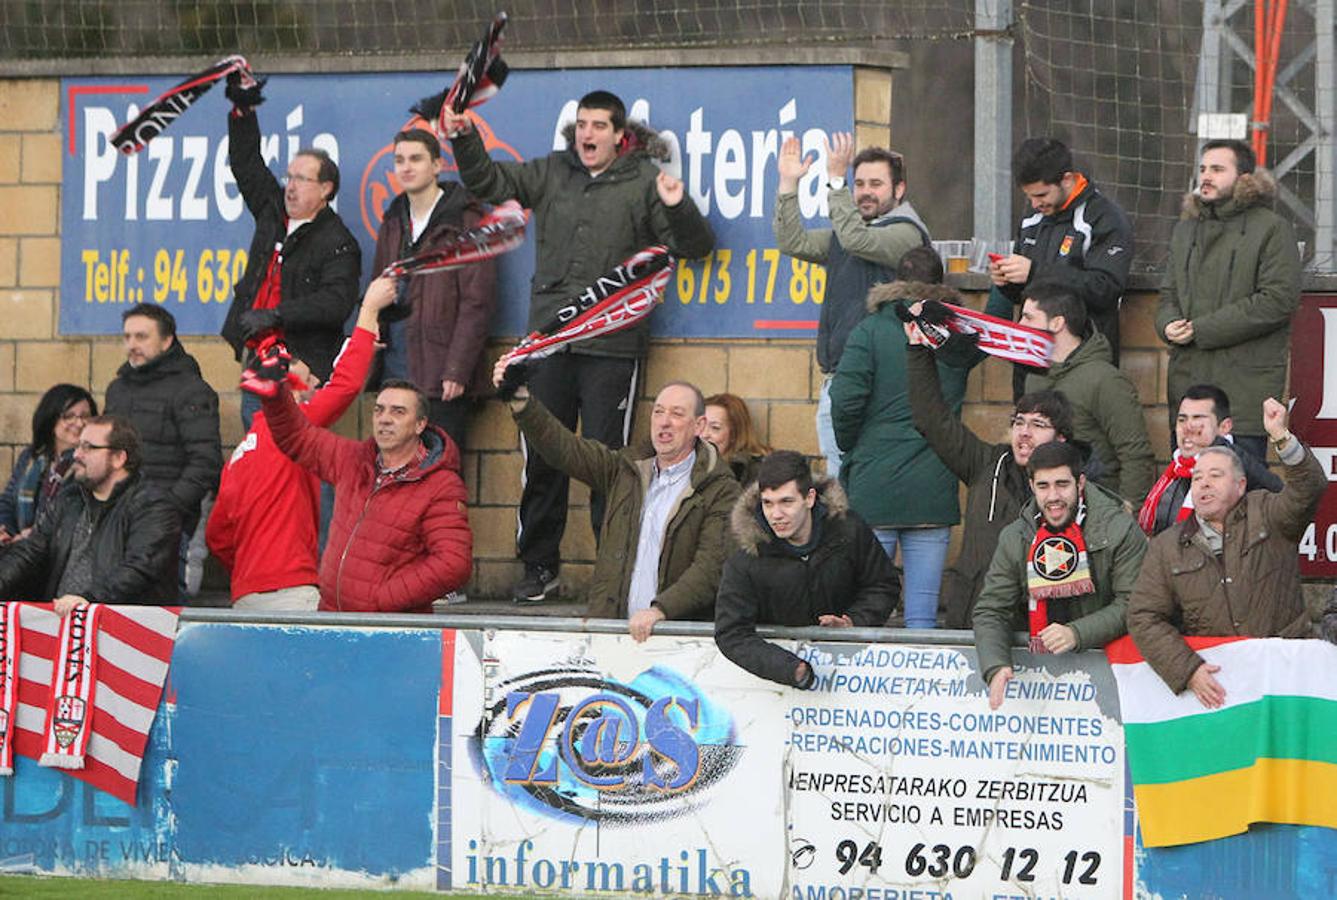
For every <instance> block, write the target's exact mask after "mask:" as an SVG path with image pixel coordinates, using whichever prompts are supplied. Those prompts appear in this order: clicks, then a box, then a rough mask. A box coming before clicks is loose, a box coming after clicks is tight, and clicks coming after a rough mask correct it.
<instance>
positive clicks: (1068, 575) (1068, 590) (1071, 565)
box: [1026, 497, 1096, 653]
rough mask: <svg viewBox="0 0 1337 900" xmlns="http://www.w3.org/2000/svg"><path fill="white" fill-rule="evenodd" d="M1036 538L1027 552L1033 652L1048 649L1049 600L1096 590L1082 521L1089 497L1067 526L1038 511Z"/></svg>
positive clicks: (1081, 504)
mask: <svg viewBox="0 0 1337 900" xmlns="http://www.w3.org/2000/svg"><path fill="white" fill-rule="evenodd" d="M1036 519H1037V527H1036V529H1035V540H1033V541H1031V549H1030V552H1029V553H1027V554H1026V563H1027V566H1026V572H1027V577H1026V589H1027V593H1028V595H1029V599H1028V603H1027V619H1028V624H1029V630H1030V637H1031V640H1030V650H1031V652H1032V653H1048V652H1049V651H1048V650H1047V649H1046V648H1045V646H1044V644H1043V643H1042V642H1041V641H1040V639H1039V635H1040V632H1042V631H1044V630H1045V628H1046V627H1047V626H1048V625H1049V601H1050V600H1059V599H1067V598H1070V597H1079V596H1081V595H1082V594H1091V593H1095V590H1096V585H1095V582H1093V581H1092V580H1091V567H1090V563H1089V561H1088V559H1087V556H1086V539H1085V538H1084V537H1083V536H1082V525H1083V523H1084V522H1085V521H1086V498H1084V497H1083V498H1079V499H1078V501H1077V515H1076V516H1074V517H1073V520H1072V521H1071V522H1069V523H1068V525H1067V527H1066V528H1063V529H1060V530H1058V531H1055V530H1054V529H1052V528H1050V527H1049V525H1048V523H1046V522H1045V519H1044V512H1043V511H1041V512H1038V513H1036Z"/></svg>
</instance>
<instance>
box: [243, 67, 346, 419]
mask: <svg viewBox="0 0 1337 900" xmlns="http://www.w3.org/2000/svg"><path fill="white" fill-rule="evenodd" d="M258 94H259V90H258V88H257V89H255V91H254V92H253V93H247V92H245V91H238V90H237V89H236V87H235V86H234V85H233V84H232V83H231V82H229V85H228V97H229V99H231V100H232V101H233V103H234V106H233V109H232V112H231V113H230V114H229V115H228V125H227V130H228V160H229V163H230V165H231V167H232V176H233V177H234V178H235V179H236V180H237V189H238V190H239V191H240V192H241V196H242V199H243V200H245V201H246V208H247V209H249V210H250V211H251V215H252V216H253V217H254V218H255V236H254V237H252V238H251V248H250V253H249V256H248V257H247V262H246V273H245V274H244V275H243V276H242V279H241V281H239V282H237V287H236V291H235V292H234V294H233V297H232V305H231V306H229V307H228V311H227V318H226V319H225V320H224V321H223V331H222V334H223V337H224V339H226V340H227V342H228V343H229V344H231V345H232V349H233V350H234V351H235V352H236V354H237V359H238V360H242V361H243V362H244V360H243V359H242V358H243V354H244V353H245V349H246V341H247V339H248V338H250V337H252V336H254V335H255V334H257V333H260V332H264V331H267V330H272V329H276V328H281V329H282V330H283V335H284V339H285V341H286V342H287V345H288V349H289V350H290V351H291V353H292V355H293V356H294V357H295V358H297V359H300V360H302V361H303V362H305V363H306V364H307V365H308V366H309V367H310V368H311V372H312V374H314V375H315V376H316V377H317V378H319V379H320V380H321V381H322V382H323V381H329V378H330V372H331V371H333V369H334V357H335V356H336V355H337V354H338V352H339V347H340V346H341V345H342V344H343V328H344V322H345V321H346V320H347V319H348V316H349V314H350V313H351V312H352V311H353V306H354V305H355V304H356V303H357V298H358V279H359V278H361V275H362V256H361V253H360V251H359V250H358V245H357V241H356V240H355V239H354V238H353V235H352V233H351V232H350V231H349V230H348V228H347V227H346V226H345V225H344V223H343V220H342V219H340V218H339V216H338V214H337V213H335V211H334V210H333V209H331V208H330V201H332V200H333V199H334V196H335V195H336V194H337V193H338V192H339V167H338V165H336V164H335V162H334V160H333V159H331V158H330V155H329V154H328V153H326V152H325V151H324V150H320V149H318V148H314V147H308V148H305V149H303V150H299V151H298V152H297V155H295V156H294V157H293V158H292V161H291V162H289V163H288V171H287V174H286V175H285V176H284V179H283V184H282V185H280V184H279V181H278V179H276V178H275V177H274V175H273V173H272V172H270V171H269V168H268V167H267V166H266V165H265V161H264V158H263V157H262V156H261V155H260V124H259V121H258V120H257V119H256V115H255V106H256V105H257V104H258V103H259V102H261V100H260V98H259V96H258ZM257 409H259V400H257V399H256V396H255V395H254V394H251V393H243V394H242V423H243V426H244V427H245V428H247V429H250V427H251V422H250V418H251V415H252V414H254V413H255V411H256V410H257Z"/></svg>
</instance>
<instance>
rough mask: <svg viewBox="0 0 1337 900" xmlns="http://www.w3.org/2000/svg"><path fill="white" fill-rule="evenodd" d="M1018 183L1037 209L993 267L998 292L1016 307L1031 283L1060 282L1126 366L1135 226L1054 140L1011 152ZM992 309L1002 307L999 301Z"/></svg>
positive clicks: (1020, 372) (1020, 385)
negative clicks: (1123, 344) (1123, 334)
mask: <svg viewBox="0 0 1337 900" xmlns="http://www.w3.org/2000/svg"><path fill="white" fill-rule="evenodd" d="M1012 173H1013V176H1014V177H1015V178H1016V181H1017V186H1018V187H1020V188H1021V192H1022V193H1023V194H1025V195H1026V200H1027V202H1029V203H1030V205H1031V214H1030V215H1028V216H1026V217H1025V218H1024V219H1022V220H1021V224H1020V225H1018V226H1017V239H1016V246H1015V248H1014V252H1013V253H1012V255H1011V256H1005V257H1003V258H1002V259H1000V260H998V261H996V262H994V263H991V264H990V265H989V277H990V279H992V281H993V283H994V286H995V287H996V288H997V291H998V293H1000V294H1002V296H1004V297H1006V298H1007V299H1008V300H1010V301H1011V302H1012V304H1013V305H1014V306H1019V305H1020V304H1021V302H1022V301H1023V300H1024V299H1026V295H1025V289H1026V286H1027V285H1028V284H1036V283H1038V282H1041V281H1045V282H1051V283H1054V282H1057V283H1059V284H1062V285H1064V286H1065V287H1068V288H1070V289H1071V290H1072V291H1073V293H1074V294H1076V295H1077V297H1078V298H1079V299H1080V300H1081V301H1082V304H1083V305H1084V306H1085V307H1086V312H1087V316H1088V318H1089V319H1090V321H1091V324H1092V325H1094V326H1095V329H1096V330H1097V331H1099V332H1100V333H1101V334H1103V335H1105V337H1106V338H1107V339H1108V340H1109V342H1110V348H1111V350H1112V351H1113V353H1114V359H1113V363H1114V364H1115V365H1116V366H1117V365H1118V364H1119V304H1120V303H1121V301H1122V298H1123V292H1124V289H1125V288H1126V287H1127V286H1128V269H1129V267H1130V266H1131V265H1132V262H1133V229H1132V226H1131V225H1129V224H1128V217H1127V216H1126V215H1124V211H1123V210H1122V209H1120V208H1119V205H1118V204H1117V203H1115V202H1114V201H1113V200H1111V199H1109V198H1108V197H1106V196H1105V195H1104V194H1102V193H1100V191H1098V190H1096V187H1095V185H1093V184H1092V183H1091V182H1090V181H1089V180H1087V177H1086V176H1085V175H1083V174H1082V173H1081V172H1079V171H1077V170H1076V169H1075V168H1074V167H1073V162H1072V151H1071V150H1069V149H1068V148H1067V147H1066V146H1065V145H1064V144H1063V143H1061V142H1060V141H1056V140H1054V139H1053V138H1029V139H1027V140H1025V141H1023V142H1022V144H1021V146H1020V147H1018V148H1017V152H1016V153H1015V154H1013V156H1012ZM990 311H995V309H994V307H993V305H992V304H991V306H990ZM1025 380H1026V367H1025V366H1020V365H1019V366H1017V367H1016V368H1015V369H1014V371H1013V379H1012V389H1013V394H1012V397H1013V399H1014V400H1015V399H1016V398H1018V397H1020V396H1021V395H1022V394H1023V393H1024V392H1025V390H1024V385H1025Z"/></svg>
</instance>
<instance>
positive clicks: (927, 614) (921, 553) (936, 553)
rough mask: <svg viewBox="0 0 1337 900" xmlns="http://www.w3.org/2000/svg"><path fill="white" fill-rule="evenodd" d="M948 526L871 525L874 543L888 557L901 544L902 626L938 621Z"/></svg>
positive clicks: (929, 624)
mask: <svg viewBox="0 0 1337 900" xmlns="http://www.w3.org/2000/svg"><path fill="white" fill-rule="evenodd" d="M951 532H952V530H951V529H950V528H874V529H873V534H875V535H877V540H878V543H880V544H881V545H882V549H883V550H885V551H887V558H888V559H895V558H896V544H897V543H898V542H899V543H900V545H901V562H902V568H904V569H905V590H904V594H905V627H906V628H936V627H937V625H938V590H939V588H941V587H942V568H943V565H944V564H945V563H946V562H947V540H948V538H949V537H950V535H951Z"/></svg>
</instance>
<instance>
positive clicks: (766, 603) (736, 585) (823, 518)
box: [715, 450, 901, 689]
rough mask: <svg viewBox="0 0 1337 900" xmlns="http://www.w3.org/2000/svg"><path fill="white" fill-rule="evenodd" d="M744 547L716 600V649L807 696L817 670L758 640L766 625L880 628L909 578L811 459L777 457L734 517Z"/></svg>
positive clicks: (761, 470) (785, 453) (782, 453)
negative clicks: (820, 477) (815, 475)
mask: <svg viewBox="0 0 1337 900" xmlns="http://www.w3.org/2000/svg"><path fill="white" fill-rule="evenodd" d="M733 532H734V537H735V538H736V539H737V541H738V544H739V547H740V548H741V549H739V550H738V551H737V552H735V553H734V555H733V556H731V557H730V558H729V560H728V561H727V562H725V564H724V575H723V577H722V578H721V580H720V591H719V595H718V597H716V599H715V643H716V645H718V646H719V648H720V652H721V653H723V654H724V655H725V656H727V657H728V658H729V659H730V660H732V661H733V662H734V663H735V664H737V665H738V666H741V667H742V668H744V669H747V670H748V671H749V672H751V673H752V674H753V675H756V676H757V677H758V678H765V679H768V680H770V681H775V682H778V683H780V684H784V685H792V686H794V687H797V688H800V689H807V688H810V687H812V686H813V684H814V683H815V682H816V675H815V673H814V672H813V670H812V667H811V666H809V665H808V663H806V662H804V661H803V660H801V659H799V657H797V656H796V655H794V654H793V653H790V652H789V651H788V650H783V649H781V648H780V647H777V646H776V645H775V644H771V643H768V642H767V641H764V640H762V639H761V638H760V637H758V636H757V631H756V626H758V625H822V626H827V627H833V628H835V627H849V626H852V625H859V626H865V627H880V626H882V625H884V624H886V621H887V617H888V616H889V615H891V610H892V607H893V606H895V604H896V600H897V598H899V597H900V593H901V585H900V579H899V578H898V577H897V575H896V570H895V569H894V568H892V565H891V561H890V560H889V559H887V554H886V553H884V552H883V550H882V545H881V544H879V543H878V541H877V537H876V536H875V535H874V534H873V530H872V529H871V528H869V527H868V525H867V524H866V523H865V522H864V521H863V519H861V518H859V515H858V514H857V513H855V512H853V511H852V510H850V509H849V505H848V503H847V501H846V499H845V492H844V491H843V490H842V489H841V487H840V485H839V484H838V483H837V482H835V481H824V482H822V483H821V484H818V485H814V484H813V481H812V473H811V472H810V471H809V469H808V463H807V460H805V459H804V458H803V456H802V455H801V454H799V453H795V452H794V451H793V450H777V451H776V452H774V453H772V454H771V455H770V456H768V457H766V458H765V459H764V460H762V463H761V466H760V467H758V469H757V483H756V484H754V485H753V486H752V487H750V488H748V489H747V490H746V491H744V492H743V495H742V496H741V497H739V498H738V502H737V503H736V504H735V505H734V509H733Z"/></svg>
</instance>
